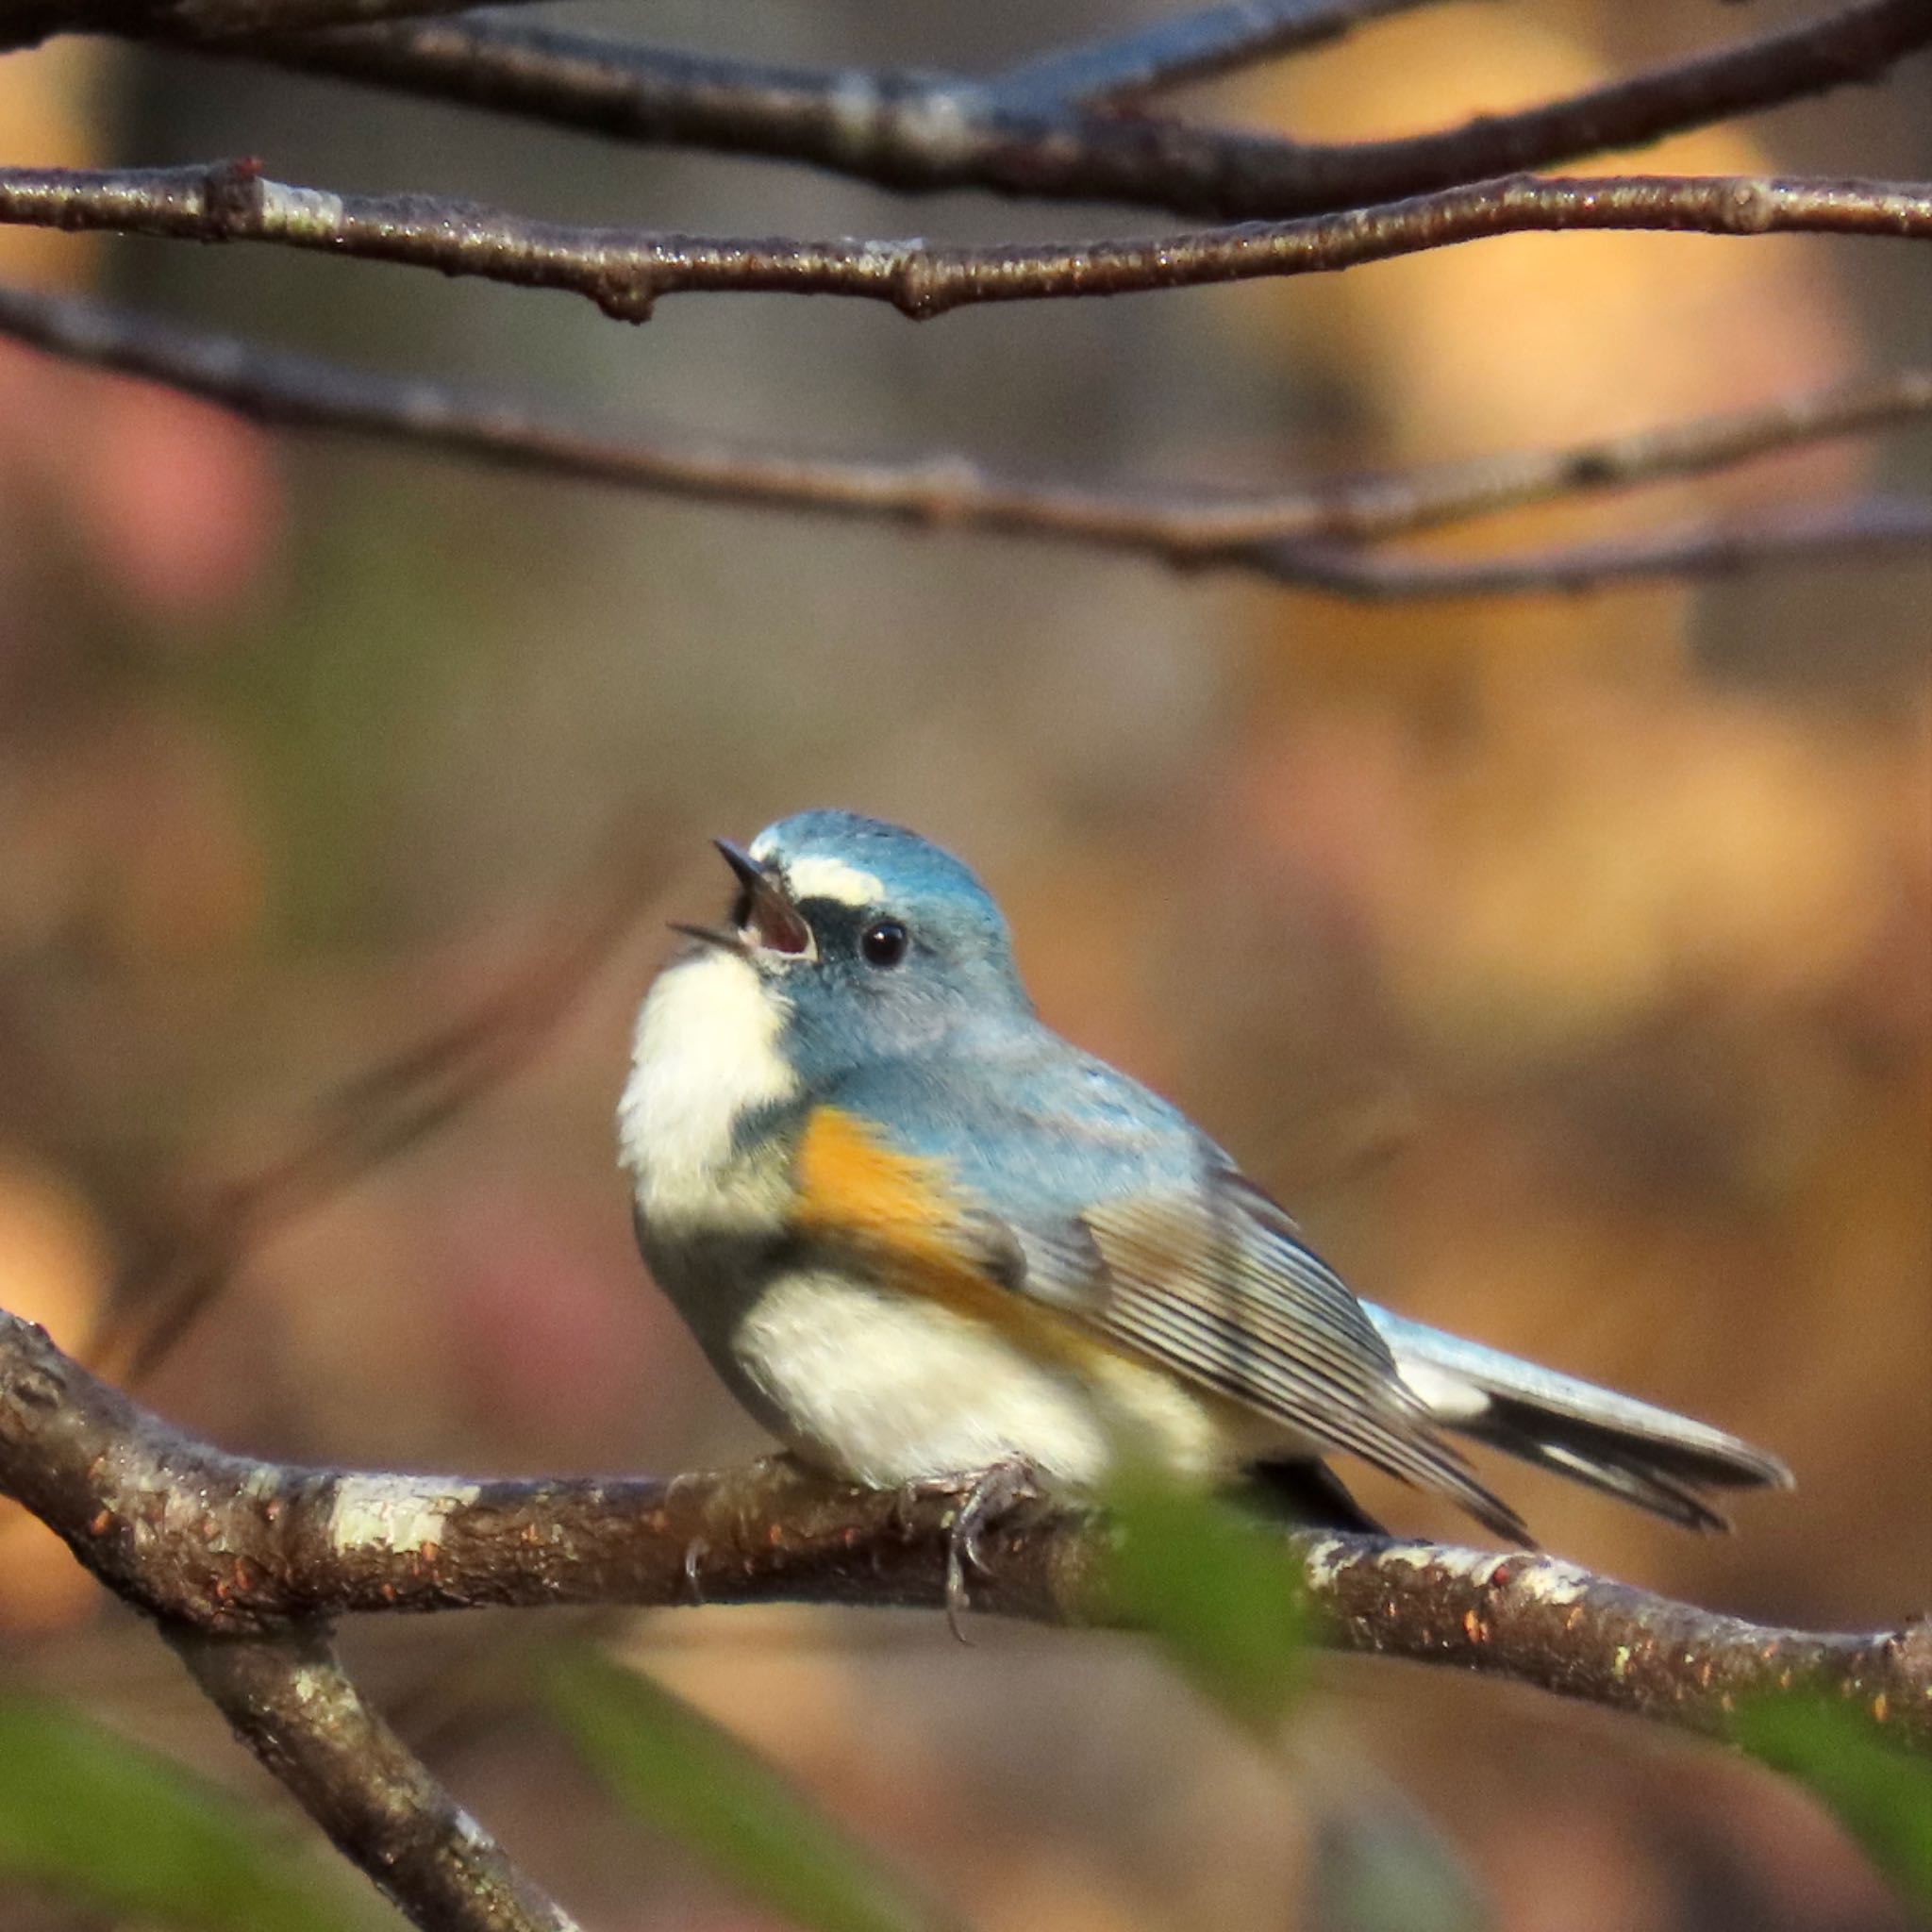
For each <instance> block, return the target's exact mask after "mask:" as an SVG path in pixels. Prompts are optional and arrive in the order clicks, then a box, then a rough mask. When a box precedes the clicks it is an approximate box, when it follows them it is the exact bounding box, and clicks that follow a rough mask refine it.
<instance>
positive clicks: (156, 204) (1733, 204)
mask: <svg viewBox="0 0 1932 1932" xmlns="http://www.w3.org/2000/svg"><path fill="white" fill-rule="evenodd" d="M0 223H12V224H16V225H26V226H32V227H45V228H64V229H89V230H109V231H113V232H117V233H122V234H138V235H162V236H169V237H173V238H175V239H177V240H185V241H194V242H269V243H273V244H275V245H278V246H281V247H287V248H300V249H308V250H314V251H317V252H319V253H323V254H327V255H336V256H352V257H356V258H361V259H365V260H371V261H391V262H399V263H402V264H404V265H406V266H408V267H412V268H425V269H434V270H437V271H438V272H439V273H441V274H443V275H476V276H480V277H482V278H483V279H485V280H487V281H493V282H505V283H509V284H511V285H513V286H516V287H520V288H539V289H558V290H565V291H570V292H571V293H574V294H579V295H584V296H588V297H589V298H590V299H591V301H593V302H595V303H596V305H597V306H598V308H601V309H603V310H604V311H605V313H606V314H608V315H611V316H615V317H616V318H618V319H619V320H620V321H627V322H642V321H645V320H647V319H648V317H649V316H650V314H651V311H652V309H653V308H654V307H655V306H656V305H657V303H658V302H659V301H661V300H662V299H663V298H664V297H665V296H667V295H673V294H681V293H688V292H691V293H694V292H700V291H710V292H721V291H738V292H741V293H751V292H764V293H771V294H791V295H842V296H849V297H856V298H860V299H863V300H868V301H874V302H884V303H888V304H890V305H891V307H892V308H896V309H897V310H898V311H899V312H900V313H901V314H902V315H905V316H908V317H909V318H911V319H912V320H914V321H924V320H927V319H929V318H931V317H933V316H937V315H942V314H944V313H946V312H947V311H948V310H950V309H954V308H966V307H969V306H972V305H974V304H978V303H986V302H1029V301H1047V300H1062V299H1068V298H1074V297H1089V296H1097V295H1124V294H1129V293H1136V292H1143V291H1151V290H1157V289H1179V288H1201V287H1206V286H1208V285H1211V284H1220V283H1230V282H1244V281H1251V280H1256V279H1259V278H1262V277H1274V276H1288V275H1315V274H1324V273H1329V272H1332V271H1335V270H1338V269H1344V268H1353V267H1357V266H1359V265H1360V264H1362V263H1365V262H1371V261H1386V260H1389V259H1391V258H1393V257H1396V256H1403V255H1413V254H1417V253H1420V252H1422V251H1424V250H1427V249H1432V248H1443V247H1448V246H1450V245H1452V244H1454V243H1456V242H1472V241H1476V240H1479V239H1483V238H1486V237H1490V236H1495V235H1507V234H1522V233H1527V232H1531V231H1537V230H1541V231H1545V232H1570V231H1574V230H1579V229H1602V228H1623V229H1630V228H1636V229H1649V230H1663V231H1669V232H1675V233H1683V232H1695V233H1700V234H1710V235H1765V234H1774V233H1808V234H1838V235H1870V236H1903V237H1910V238H1915V239H1923V238H1924V237H1927V236H1932V185H1926V184H1918V183H1886V182H1875V181H1814V180H1775V179H1773V178H1771V177H1768V176H1758V175H1707V176H1706V175H1700V176H1693V177H1679V176H1672V175H1658V176H1647V175H1632V176H1625V177H1605V178H1603V179H1586V180H1575V181H1571V180H1544V179H1540V178H1538V177H1536V176H1534V175H1516V176H1513V177H1511V178H1509V179H1507V180H1502V181H1486V182H1479V183H1477V184H1475V185H1474V187H1469V188H1456V189H1450V190H1448V191H1446V192H1443V193H1441V194H1432V195H1424V196H1422V197H1420V198H1419V199H1417V200H1414V201H1406V202H1397V203H1394V204H1391V206H1389V207H1386V208H1364V209H1360V210H1357V211H1356V212H1353V213H1347V214H1339V215H1324V216H1317V217H1314V218H1311V219H1309V220H1307V221H1298V222H1277V223H1260V222H1254V223H1245V224H1242V225H1238V226H1235V227H1229V228H1209V229H1202V230H1200V231H1198V232H1195V233H1192V234H1178V235H1167V236H1156V237H1149V238H1146V239H1137V240H1127V241H1108V242H1044V243H1035V244H1031V245H1013V246H1004V247H986V248H974V247H944V246H931V245H928V244H927V243H925V242H919V241H912V242H857V241H837V242H793V241H790V240H780V239H773V240H768V241H747V240H741V239H739V238H737V237H716V236H702V235H682V234H673V233H665V232H660V231H658V230H653V229H641V228H605V227H595V228H593V227H575V226H571V225H565V224H562V223H557V222H542V221H533V220H530V219H528V218H527V217H525V216H522V215H515V214H508V213H506V212H503V211H502V210H499V209H495V208H482V207H479V206H475V205H474V204H468V203H463V202H458V201H452V200H443V199H441V198H438V197H434V196H429V195H419V194H337V193H333V192H327V191H325V190H320V189H314V188H302V187H292V186H290V185H288V184H286V183H284V182H279V181H272V180H270V179H269V178H268V177H267V176H266V175H262V174H261V173H260V172H259V171H258V168H257V166H256V165H255V164H254V163H252V162H218V163H215V164H212V165H210V166H197V167H188V168H129V169H99V170H69V169H61V168H4V169H0Z"/></svg>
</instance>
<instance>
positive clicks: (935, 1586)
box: [0, 1313, 1932, 1747]
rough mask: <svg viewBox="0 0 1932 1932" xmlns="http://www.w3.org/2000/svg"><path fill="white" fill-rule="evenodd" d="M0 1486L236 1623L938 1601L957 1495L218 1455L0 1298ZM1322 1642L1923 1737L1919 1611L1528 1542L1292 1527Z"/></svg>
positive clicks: (1028, 1511) (1099, 1582)
mask: <svg viewBox="0 0 1932 1932" xmlns="http://www.w3.org/2000/svg"><path fill="white" fill-rule="evenodd" d="M0 1494H7V1495H9V1496H12V1497H13V1498H15V1499H16V1500H17V1501H19V1502H21V1503H23V1504H25V1506H26V1507H27V1508H28V1509H30V1510H31V1511H32V1512H33V1513H34V1514H35V1515H37V1516H39V1517H40V1518H41V1519H42V1521H43V1522H45V1523H46V1524H49V1525H50V1526H51V1527H53V1528H54V1529H55V1530H56V1531H57V1532H58V1534H59V1535H60V1536H61V1537H62V1538H64V1539H65V1541H67V1543H68V1544H69V1546H70V1547H71V1548H72V1549H73V1550H74V1552H75V1555H76V1556H77V1557H79V1558H80V1560H81V1561H82V1562H83V1563H85V1564H86V1565H87V1567H88V1568H89V1569H90V1570H92V1572H93V1574H95V1575H96V1576H98V1577H99V1578H100V1579H101V1581H102V1582H103V1583H105V1584H106V1585H107V1586H108V1588H109V1589H110V1590H112V1591H115V1592H116V1593H117V1594H118V1595H120V1596H122V1597H123V1598H125V1600H126V1601H127V1602H129V1603H131V1604H133V1605H134V1606H135V1607H138V1608H140V1609H142V1610H144V1611H146V1612H147V1613H148V1614H149V1615H150V1616H153V1617H156V1618H158V1619H159V1620H161V1621H162V1622H163V1623H164V1624H169V1625H180V1624H186V1625H189V1626H191V1627H192V1628H193V1629H196V1630H199V1631H203V1632H207V1633H210V1634H215V1635H222V1634H226V1635H234V1636H244V1637H245V1636H259V1635H263V1634H272V1633H275V1632H276V1631H279V1630H284V1629H288V1628H290V1627H294V1626H301V1625H305V1624H309V1623H311V1622H313V1621H314V1620H317V1619H322V1618H327V1617H332V1616H336V1615H340V1614H341V1613H344V1612H349V1611H395V1610H445V1609H455V1608H464V1607H480V1606H499V1607H502V1606H523V1607H530V1606H538V1605H554V1604H607V1605H608V1604H627V1605H650V1606H671V1605H676V1604H689V1603H691V1602H693V1601H697V1600H702V1601H706V1602H715V1603H774V1602H792V1603H824V1604H844V1605H866V1606H901V1607H907V1606H909V1607H924V1608H940V1607H944V1605H945V1603H946V1598H947V1567H948V1557H949V1555H950V1554H951V1548H950V1545H951V1530H952V1526H953V1522H954V1511H955V1509H956V1507H957V1505H956V1504H955V1503H954V1502H952V1501H949V1500H948V1499H947V1498H946V1497H944V1496H942V1495H938V1494H931V1495H907V1494H903V1493H898V1494H895V1493H891V1492H886V1491H868V1490H852V1489H847V1488H844V1487H842V1486H840V1485H837V1484H833V1483H830V1482H828V1481H827V1480H826V1479H824V1478H823V1477H820V1476H816V1475H813V1474H809V1473H808V1472H806V1471H804V1470H802V1469H800V1468H798V1467H796V1466H794V1465H792V1464H791V1463H789V1462H786V1461H785V1460H783V1459H780V1460H778V1461H776V1462H772V1463H765V1464H758V1465H754V1466H752V1467H750V1468H747V1469H741V1470H734V1471H728V1472H725V1473H723V1474H710V1475H691V1476H677V1477H673V1478H671V1479H670V1480H668V1481H652V1480H647V1479H643V1478H633V1479H628V1480H614V1481H605V1480H591V1479H577V1480H555V1481H553V1480H539V1481H529V1482H475V1481H470V1480H466V1479H462V1478H453V1477H445V1476H408V1475H392V1474H344V1473H342V1472H340V1471H330V1470H312V1469H301V1468H292V1467H288V1466H284V1465H280V1464H276V1463H270V1462H260V1461H254V1460H251V1459H248V1458H244V1457H235V1456H229V1455H226V1454H225V1453H223V1452H221V1451H219V1450H216V1449H213V1448H211V1447H209V1446H208V1445H207V1444H205V1443H202V1442H199V1441H195V1440H194V1439H192V1437H189V1436H187V1435H185V1434H183V1433H182V1432H181V1431H179V1430H177V1429H175V1428H173V1427H171V1426H170V1425H169V1424H166V1423H164V1422H162V1421H160V1420H159V1419H158V1418H157V1417H155V1416H154V1415H152V1414H149V1413H148V1412H146V1411H144V1410H142V1409H141V1408H140V1407H137V1406H136V1405H135V1404H134V1403H133V1402H132V1401H131V1400H130V1399H129V1398H128V1397H126V1396H125V1395H124V1394H122V1393H120V1392H119V1391H116V1390H114V1389H111V1388H109V1387H108V1385H106V1384H105V1383H102V1382H100V1381H98V1380H96V1379H95V1378H94V1377H92V1375H90V1374H88V1373H87V1372H86V1371H85V1370H84V1369H82V1368H81V1367H80V1366H79V1365H78V1364H77V1363H75V1362H74V1361H72V1360H70V1359H69V1358H68V1357H65V1356H63V1355H61V1354H60V1352H59V1351H58V1349H56V1348H55V1347H54V1345H53V1344H52V1342H50V1341H48V1339H47V1338H46V1336H45V1335H44V1334H43V1333H42V1331H41V1330H40V1329H38V1328H35V1327H33V1326H31V1325H30V1324H26V1323H25V1322H21V1321H19V1320H17V1319H16V1318H14V1317H12V1316H9V1315H6V1314H4V1313H0ZM1291 1543H1292V1546H1293V1547H1294V1548H1295V1549H1296V1551H1297V1552H1298V1553H1299V1555H1300V1557H1301V1559H1302V1563H1303V1568H1304V1573H1305V1574H1306V1577H1307V1591H1308V1597H1309V1601H1310V1604H1311V1606H1312V1608H1313V1610H1314V1612H1315V1615H1316V1618H1317V1620H1318V1625H1319V1628H1320V1630H1321V1632H1322V1635H1323V1637H1324V1641H1326V1642H1328V1643H1329V1644H1331V1645H1332V1646H1333V1647H1335V1648H1337V1649H1340V1650H1344V1651H1353V1652H1357V1653H1361V1654H1364V1655H1371V1656H1377V1657H1407V1658H1411V1659H1413V1660H1416V1661H1419V1662H1427V1663H1434V1664H1438V1665H1443V1664H1447V1665H1455V1666H1462V1667H1466V1668H1469V1669H1473V1670H1476V1671H1480V1672H1484V1673H1487V1674H1491V1675H1494V1676H1498V1677H1506V1678H1511V1679H1514V1680H1516V1681H1518V1682H1522V1683H1526V1684H1533V1685H1538V1686H1540V1687H1541V1688H1542V1689H1544V1690H1547V1691H1556V1692H1557V1693H1559V1694H1561V1695H1564V1696H1568V1697H1575V1698H1581V1699H1584V1700H1586V1701H1588V1702H1590V1703H1593V1704H1599V1705H1604V1706H1608V1707H1613V1708H1617V1709H1622V1710H1628V1711H1634V1712H1637V1713H1640V1714H1641V1715H1643V1716H1646V1717H1650V1718H1653V1719H1657V1720H1659V1721H1661V1722H1664V1723H1667V1724H1674V1725H1677V1726H1679V1727H1681V1728H1684V1729H1687V1730H1691V1731H1700V1732H1706V1733H1710V1734H1722V1733H1723V1732H1724V1730H1725V1728H1726V1727H1727V1724H1728V1722H1729V1718H1730V1714H1731V1712H1732V1710H1733V1709H1734V1708H1735V1707H1736V1706H1737V1705H1738V1704H1739V1703H1740V1702H1741V1701H1743V1700H1746V1699H1749V1698H1752V1697H1756V1696H1758V1695H1760V1694H1763V1693H1766V1692H1773V1691H1810V1692H1818V1693H1828V1694H1829V1695H1831V1696H1832V1697H1834V1698H1841V1699H1844V1700H1846V1701H1851V1702H1856V1703H1857V1704H1858V1705H1860V1706H1862V1707H1864V1708H1865V1709H1866V1710H1868V1711H1869V1712H1870V1714H1871V1715H1872V1717H1873V1718H1874V1720H1875V1721H1876V1722H1877V1723H1878V1724H1882V1725H1885V1726H1886V1727H1888V1728H1889V1729H1890V1730H1891V1731H1892V1732H1893V1733H1894V1734H1895V1735H1897V1736H1898V1737H1899V1738H1900V1739H1902V1740H1907V1741H1909V1742H1912V1743H1915V1744H1917V1745H1920V1746H1922V1747H1923V1746H1925V1745H1927V1744H1928V1743H1932V1625H1928V1624H1916V1625H1913V1626H1911V1627H1910V1628H1909V1629H1907V1630H1903V1631H1894V1632H1881V1633H1877V1634H1874V1635H1856V1636H1854V1635H1843V1636H1840V1635H1830V1634H1821V1633H1814V1632H1807V1631H1796V1630H1779V1629H1771V1628H1765V1627H1762V1626H1759V1625H1757V1624H1747V1623H1744V1622H1742V1621H1740V1620H1739V1619H1737V1618H1733V1617H1725V1616H1720V1615H1717V1614H1715V1613H1713V1612H1710V1611H1707V1610H1702V1609H1698V1608H1695V1607H1692V1606H1691V1605H1688V1604H1680V1603H1673V1602H1670V1601H1669V1600H1667V1599H1665V1598H1662V1597H1657V1596H1654V1595H1652V1594H1650V1593H1648V1592H1646V1591H1639V1590H1633V1589H1630V1588H1628V1587H1626V1586H1624V1585H1622V1584H1618V1583H1612V1582H1608V1581H1606V1580H1605V1579H1603V1578H1600V1577H1596V1576H1592V1575H1591V1574H1589V1573H1588V1572H1586V1571H1583V1570H1580V1569H1577V1568H1575V1567H1574V1565H1571V1564H1568V1563H1562V1562H1559V1561H1557V1559H1555V1558H1554V1557H1543V1556H1535V1555H1529V1554H1525V1553H1524V1552H1520V1551H1518V1552H1512V1553H1509V1554H1507V1555H1495V1554H1486V1553H1481V1552H1477V1551H1473V1550H1463V1549H1456V1548H1450V1547H1446V1546H1441V1545H1435V1544H1427V1543H1411V1542H1391V1541H1388V1540H1386V1539H1383V1538H1379V1537H1371V1536H1357V1535H1333V1534H1327V1533H1317V1532H1312V1531H1303V1532H1297V1533H1295V1534H1294V1535H1293V1536H1292V1537H1291ZM982 1553H983V1555H984V1558H985V1564H984V1569H983V1571H982V1572H976V1573H974V1574H971V1575H970V1576H969V1578H968V1588H969V1591H970V1595H971V1602H972V1604H973V1606H974V1607H975V1608H977V1609H980V1610H982V1611H986V1612H991V1613H992V1614H996V1615H1002V1616H1010V1617H1024V1618H1029V1619H1032V1620H1034V1621H1036V1622H1041V1623H1046V1624H1069V1625H1088V1626H1095V1625H1100V1626H1105V1625H1109V1624H1118V1623H1119V1621H1120V1613H1119V1611H1118V1608H1117V1607H1115V1606H1114V1605H1112V1604H1111V1603H1110V1602H1109V1600H1108V1587H1107V1583H1106V1576H1107V1572H1108V1531H1107V1527H1106V1525H1105V1524H1104V1523H1103V1522H1102V1521H1100V1520H1099V1519H1097V1518H1096V1517H1094V1516H1093V1515H1092V1514H1091V1512H1088V1511H1086V1510H1082V1509H1078V1508H1073V1507H1063V1506H1058V1505H1055V1504H1051V1503H1048V1502H1044V1501H1041V1500H1038V1499H1032V1500H1029V1501H1027V1502H1026V1503H1024V1504H1023V1505H1021V1506H1019V1507H1016V1508H1014V1509H1012V1510H1010V1511H1008V1512H1007V1513H1006V1514H1005V1515H1004V1516H1003V1517H1002V1518H1001V1520H1000V1521H998V1522H997V1523H995V1524H991V1526H990V1527H989V1528H988V1530H987V1532H986V1534H985V1537H984V1539H983V1541H982Z"/></svg>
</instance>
